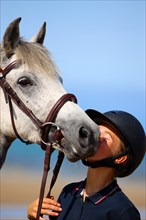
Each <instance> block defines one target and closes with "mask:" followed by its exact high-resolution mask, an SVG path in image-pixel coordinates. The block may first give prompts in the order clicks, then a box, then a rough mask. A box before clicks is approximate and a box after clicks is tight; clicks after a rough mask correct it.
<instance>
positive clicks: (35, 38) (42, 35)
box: [29, 22, 46, 44]
mask: <svg viewBox="0 0 146 220" xmlns="http://www.w3.org/2000/svg"><path fill="white" fill-rule="evenodd" d="M45 35H46V22H44V24H43V25H42V27H41V28H40V30H39V31H38V33H37V34H35V35H34V36H33V37H32V38H31V40H30V41H29V42H34V43H39V44H43V42H44V38H45Z"/></svg>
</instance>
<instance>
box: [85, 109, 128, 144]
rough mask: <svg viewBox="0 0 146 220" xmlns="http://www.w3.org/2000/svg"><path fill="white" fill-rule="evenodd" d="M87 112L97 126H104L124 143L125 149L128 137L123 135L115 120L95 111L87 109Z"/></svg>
mask: <svg viewBox="0 0 146 220" xmlns="http://www.w3.org/2000/svg"><path fill="white" fill-rule="evenodd" d="M85 112H86V114H87V115H88V116H89V117H90V118H91V119H92V120H93V121H94V122H95V123H96V124H97V125H104V126H106V127H108V128H110V129H111V130H112V131H113V132H114V133H115V134H116V135H117V136H118V137H119V138H120V139H121V140H122V141H123V143H124V145H125V147H126V146H127V145H128V143H127V140H126V137H125V136H124V135H123V133H122V131H121V129H120V128H119V126H117V125H116V123H115V122H114V120H111V119H109V118H108V117H107V116H105V115H104V114H102V113H101V112H98V111H96V110H93V109H87V110H86V111H85Z"/></svg>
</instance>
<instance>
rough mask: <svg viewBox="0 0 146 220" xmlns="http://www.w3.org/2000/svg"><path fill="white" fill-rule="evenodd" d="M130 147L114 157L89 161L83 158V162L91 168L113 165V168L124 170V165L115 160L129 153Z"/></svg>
mask: <svg viewBox="0 0 146 220" xmlns="http://www.w3.org/2000/svg"><path fill="white" fill-rule="evenodd" d="M128 151H129V149H128V148H126V149H125V151H123V152H121V153H120V154H118V155H115V156H113V157H108V158H105V159H102V160H97V161H93V162H91V161H88V160H86V159H84V160H82V163H83V164H84V165H85V166H88V167H91V168H97V167H113V168H118V170H122V169H123V166H122V164H116V163H114V161H115V160H116V159H118V158H120V157H122V156H125V155H127V153H128Z"/></svg>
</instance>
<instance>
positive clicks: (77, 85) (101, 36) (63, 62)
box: [0, 0, 145, 127]
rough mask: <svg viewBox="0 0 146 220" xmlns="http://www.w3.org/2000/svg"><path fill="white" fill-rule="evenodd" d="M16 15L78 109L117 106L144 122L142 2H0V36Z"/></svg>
mask: <svg viewBox="0 0 146 220" xmlns="http://www.w3.org/2000/svg"><path fill="white" fill-rule="evenodd" d="M17 17H22V21H21V23H20V32H21V35H22V36H23V37H24V38H25V39H26V40H29V39H30V38H31V37H32V36H33V35H34V34H35V33H36V32H37V31H38V29H39V28H40V27H41V25H42V24H43V22H44V21H46V22H47V34H46V38H45V42H44V45H45V46H46V47H47V48H48V49H49V50H50V51H51V53H52V56H53V59H54V61H55V63H56V64H57V66H58V68H59V70H60V74H61V76H62V77H63V80H64V86H65V88H66V89H67V91H68V92H72V93H74V94H75V95H76V96H77V98H78V103H79V105H80V106H81V107H82V108H83V109H87V108H95V109H97V110H99V111H101V112H104V111H107V110H111V109H121V110H125V111H128V112H130V113H132V114H134V115H135V116H136V117H137V118H138V119H139V120H140V121H141V123H142V124H143V126H144V127H145V1H6V0H2V1H1V19H0V20H1V33H0V35H1V40H2V36H3V34H4V31H5V28H6V27H7V25H8V24H9V23H10V22H11V21H12V20H14V19H15V18H17Z"/></svg>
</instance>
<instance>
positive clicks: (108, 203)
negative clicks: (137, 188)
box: [50, 180, 140, 220]
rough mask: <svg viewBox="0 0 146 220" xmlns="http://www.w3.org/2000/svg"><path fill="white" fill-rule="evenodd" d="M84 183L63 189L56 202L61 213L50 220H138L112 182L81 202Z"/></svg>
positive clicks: (131, 205) (138, 215)
mask: <svg viewBox="0 0 146 220" xmlns="http://www.w3.org/2000/svg"><path fill="white" fill-rule="evenodd" d="M84 186H85V181H81V182H78V183H71V184H69V185H67V186H65V187H64V189H63V190H62V192H61V194H60V196H59V199H58V202H59V203H61V207H62V211H61V213H60V214H59V216H58V217H50V219H52V220H54V219H55V220H140V214H139V212H138V210H137V209H136V207H135V206H134V205H133V204H132V202H131V201H130V200H129V199H128V198H127V197H126V196H125V194H124V193H123V192H122V191H121V189H120V188H119V186H118V184H117V181H116V180H114V181H113V182H112V183H111V184H110V185H109V186H107V187H105V188H104V189H102V190H101V191H99V192H97V193H95V194H94V195H92V196H89V197H86V199H85V201H84V202H83V197H82V192H83V189H84Z"/></svg>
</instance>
